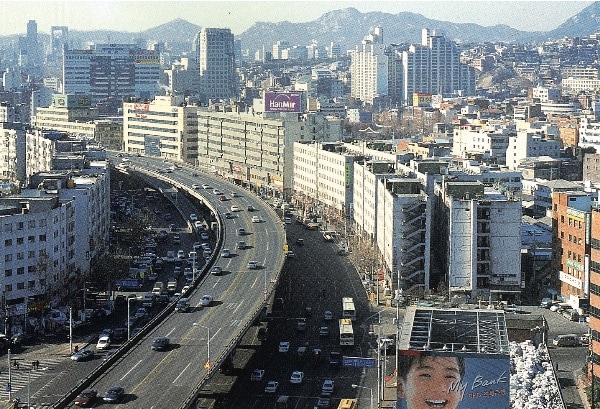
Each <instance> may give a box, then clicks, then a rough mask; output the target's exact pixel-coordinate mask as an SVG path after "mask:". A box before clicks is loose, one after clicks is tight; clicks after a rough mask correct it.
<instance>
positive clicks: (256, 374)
mask: <svg viewBox="0 0 600 409" xmlns="http://www.w3.org/2000/svg"><path fill="white" fill-rule="evenodd" d="M264 376H265V370H264V369H255V370H253V371H252V375H250V380H251V381H253V382H258V381H262V380H263V377H264Z"/></svg>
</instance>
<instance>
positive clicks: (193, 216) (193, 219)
mask: <svg viewBox="0 0 600 409" xmlns="http://www.w3.org/2000/svg"><path fill="white" fill-rule="evenodd" d="M190 220H191V221H193V222H195V221H197V220H198V216H196V213H192V214H190Z"/></svg>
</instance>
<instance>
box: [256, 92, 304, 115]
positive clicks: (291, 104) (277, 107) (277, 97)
mask: <svg viewBox="0 0 600 409" xmlns="http://www.w3.org/2000/svg"><path fill="white" fill-rule="evenodd" d="M301 99H302V94H301V93H299V92H265V112H302V104H301Z"/></svg>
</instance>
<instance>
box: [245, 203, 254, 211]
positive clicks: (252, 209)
mask: <svg viewBox="0 0 600 409" xmlns="http://www.w3.org/2000/svg"><path fill="white" fill-rule="evenodd" d="M246 210H247V211H249V212H253V211H255V210H256V209H255V208H254V206H252V205H248V206H246Z"/></svg>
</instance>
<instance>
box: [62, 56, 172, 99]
mask: <svg viewBox="0 0 600 409" xmlns="http://www.w3.org/2000/svg"><path fill="white" fill-rule="evenodd" d="M160 75H161V66H160V53H159V52H158V51H154V50H143V49H140V48H138V47H137V46H136V45H135V44H95V45H92V46H91V47H90V48H89V49H87V50H65V51H64V57H63V87H64V89H63V92H64V93H65V94H84V95H89V96H90V98H91V101H92V103H93V104H95V103H97V102H99V101H103V100H106V99H110V98H116V99H121V98H123V97H134V98H146V99H150V98H153V97H154V96H155V95H157V94H158V91H159V89H158V83H159V79H160Z"/></svg>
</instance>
